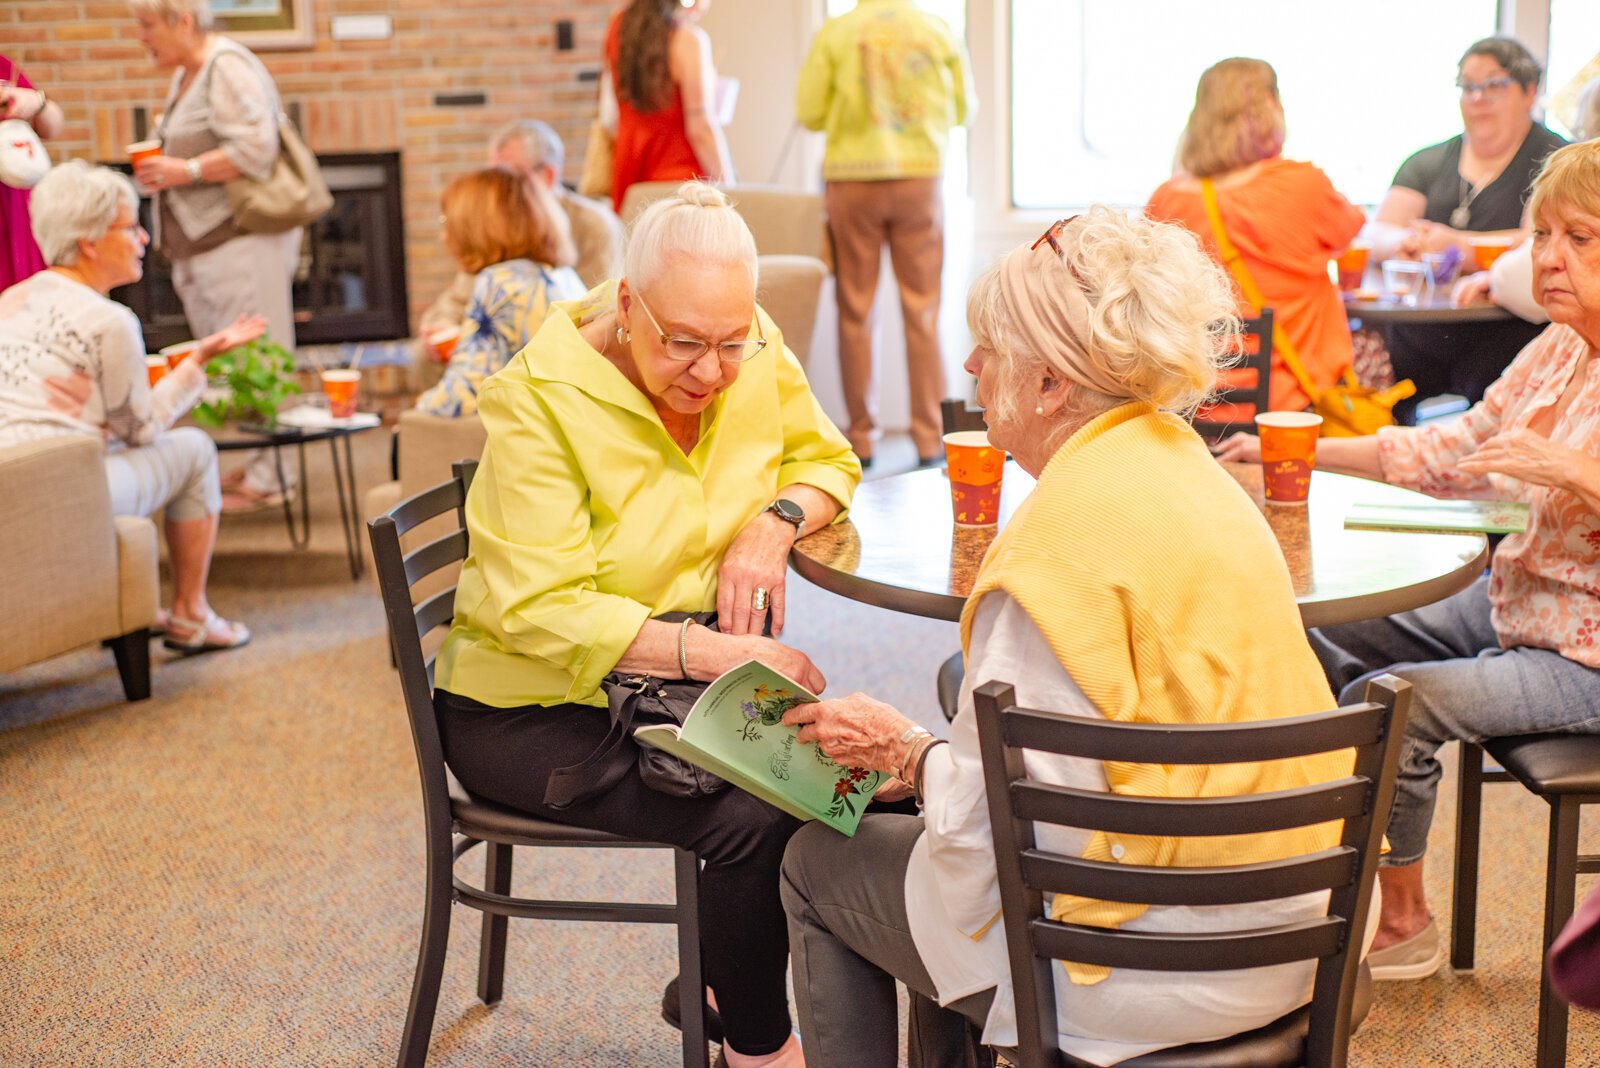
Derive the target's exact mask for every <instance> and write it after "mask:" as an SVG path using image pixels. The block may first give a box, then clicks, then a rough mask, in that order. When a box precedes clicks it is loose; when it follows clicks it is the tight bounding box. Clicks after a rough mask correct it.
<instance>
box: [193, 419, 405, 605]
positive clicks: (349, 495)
mask: <svg viewBox="0 0 1600 1068" xmlns="http://www.w3.org/2000/svg"><path fill="white" fill-rule="evenodd" d="M378 425H379V424H377V423H360V424H357V425H354V426H328V427H295V426H285V425H282V424H277V425H274V426H265V425H262V424H257V423H229V424H227V425H225V426H222V427H218V428H215V429H207V431H206V433H208V434H210V435H211V439H212V440H213V441H215V442H216V443H217V451H218V452H241V451H244V450H247V449H261V448H270V449H271V450H272V461H273V464H274V466H275V467H276V469H277V474H278V485H279V486H280V487H282V486H284V485H285V484H286V483H285V480H284V477H283V476H284V466H283V465H284V458H283V448H284V446H286V445H293V446H294V447H295V452H296V453H297V455H298V458H299V463H300V516H299V518H298V520H297V519H296V517H295V510H294V502H293V501H291V500H290V499H289V495H288V494H287V493H285V494H284V495H283V521H284V525H285V526H286V527H287V528H288V530H289V544H290V545H292V546H293V547H294V548H295V549H299V550H304V549H306V548H308V547H309V546H310V544H311V494H310V492H309V491H308V489H307V487H308V483H307V481H306V446H307V445H309V444H311V443H312V442H317V441H326V442H327V443H328V451H329V454H330V456H331V457H332V459H333V478H334V483H335V487H336V489H337V493H338V498H339V527H340V529H341V530H342V531H343V532H344V548H345V557H346V559H347V560H348V561H349V564H350V577H351V578H352V579H358V578H360V577H361V575H362V572H363V571H365V570H366V561H365V560H364V559H363V557H362V553H361V512H360V497H359V496H358V494H357V490H356V469H355V460H354V457H353V454H352V452H351V448H350V439H351V438H352V437H354V436H355V435H357V434H359V433H361V432H362V431H364V430H373V429H375V428H376V427H377V426H378ZM341 442H342V443H343V445H344V450H343V451H344V456H343V458H342V461H343V462H342V466H341V457H340V455H339V453H340V448H339V446H340V443H341Z"/></svg>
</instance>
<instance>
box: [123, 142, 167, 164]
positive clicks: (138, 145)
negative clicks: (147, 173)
mask: <svg viewBox="0 0 1600 1068" xmlns="http://www.w3.org/2000/svg"><path fill="white" fill-rule="evenodd" d="M159 155H161V142H160V141H135V142H134V143H133V144H131V145H129V146H128V162H129V163H131V164H133V169H134V170H135V171H137V170H138V169H139V164H140V162H142V161H143V160H147V159H149V158H150V157H151V156H159Z"/></svg>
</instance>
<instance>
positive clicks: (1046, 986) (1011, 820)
mask: <svg viewBox="0 0 1600 1068" xmlns="http://www.w3.org/2000/svg"><path fill="white" fill-rule="evenodd" d="M1410 691H1411V687H1410V685H1409V684H1407V683H1405V682H1402V681H1401V680H1399V679H1396V678H1394V677H1393V676H1384V677H1382V678H1379V679H1376V680H1374V681H1373V682H1372V683H1371V684H1370V685H1369V686H1368V687H1367V701H1366V702H1364V703H1362V704H1359V705H1351V706H1349V707H1346V708H1337V709H1333V710H1330V711H1327V712H1316V713H1312V714H1310V715H1304V716H1294V717H1289V718H1285V719H1276V720H1259V721H1255V722H1250V723H1228V724H1217V725H1209V724H1206V725H1188V724H1185V725H1166V724H1142V723H1115V722H1112V721H1109V720H1103V719H1090V718H1087V717H1079V716H1068V715H1063V714H1060V713H1055V712H1040V711H1033V710H1030V709H1023V708H1017V707H1014V705H1015V696H1014V693H1013V691H1012V688H1011V687H1010V686H1009V685H1006V684H1004V683H1000V682H986V683H984V684H983V685H982V686H979V687H978V688H977V690H976V691H975V696H976V703H977V713H978V735H979V739H980V745H981V750H982V754H983V773H984V779H985V781H986V782H987V788H988V795H989V819H990V823H991V825H992V826H993V828H994V850H995V861H996V865H997V867H998V871H999V878H1000V901H1001V911H1002V914H1003V917H1004V921H1005V925H1006V928H1005V930H1006V943H1007V949H1008V952H1009V954H1010V958H1011V976H1012V981H1013V983H1014V985H1015V988H1016V1004H1017V1034H1018V1043H1019V1046H1018V1049H1017V1051H1016V1053H1015V1056H1011V1055H1010V1054H1008V1058H1009V1059H1012V1060H1015V1061H1016V1062H1017V1063H1018V1064H1020V1066H1021V1068H1046V1066H1050V1068H1080V1066H1081V1065H1083V1064H1084V1062H1082V1061H1079V1060H1077V1059H1076V1058H1074V1057H1071V1056H1069V1055H1067V1054H1066V1053H1064V1052H1062V1050H1061V1049H1060V1048H1059V1046H1058V1041H1059V1038H1058V1034H1057V1031H1056V993H1055V982H1056V976H1055V972H1056V964H1055V962H1056V961H1059V960H1071V961H1076V962H1079V963H1083V964H1091V965H1103V966H1105V967H1109V968H1134V969H1139V970H1159V971H1193V972H1209V971H1223V970H1231V969H1235V968H1253V967H1260V966H1264V965H1271V964H1282V963H1287V962H1291V961H1300V960H1316V961H1317V969H1316V980H1315V985H1314V987H1313V993H1312V999H1311V1002H1310V1004H1309V1005H1307V1006H1304V1007H1302V1008H1300V1009H1298V1010H1296V1011H1294V1012H1292V1013H1289V1014H1288V1015H1286V1016H1283V1017H1280V1018H1279V1019H1278V1020H1276V1021H1274V1022H1273V1023H1271V1024H1268V1025H1267V1026H1265V1027H1262V1028H1258V1029H1256V1030H1254V1031H1249V1032H1246V1033H1244V1034H1241V1035H1235V1036H1233V1037H1231V1038H1227V1039H1222V1040H1219V1041H1216V1042H1206V1043H1197V1044H1194V1045H1189V1046H1178V1047H1175V1048H1172V1049H1166V1050H1160V1051H1157V1052H1155V1053H1150V1054H1146V1055H1145V1056H1142V1057H1135V1058H1133V1059H1131V1060H1126V1061H1123V1062H1122V1068H1211V1066H1221V1065H1251V1066H1252V1068H1274V1066H1280V1065H1281V1066H1289V1065H1301V1064H1304V1065H1307V1066H1308V1068H1324V1066H1333V1068H1342V1066H1343V1065H1344V1064H1345V1060H1346V1053H1347V1048H1346V1047H1347V1045H1348V1042H1349V1036H1350V1033H1351V1031H1352V1030H1353V1028H1354V1026H1355V1025H1356V1024H1358V1023H1359V1022H1360V1020H1361V1018H1362V1017H1363V1016H1364V1015H1365V1012H1366V1008H1365V1007H1364V1006H1363V1005H1361V1004H1360V1003H1359V999H1358V997H1357V991H1358V987H1365V988H1366V990H1367V991H1368V993H1367V1000H1369V1001H1370V979H1367V980H1366V981H1365V982H1362V978H1363V977H1364V976H1365V974H1366V969H1365V967H1364V966H1363V965H1362V962H1361V960H1360V950H1361V944H1362V935H1363V933H1364V932H1365V930H1366V925H1367V914H1368V910H1369V908H1370V906H1371V903H1372V887H1373V881H1374V876H1375V873H1376V869H1377V862H1378V849H1379V844H1380V842H1381V840H1382V837H1383V829H1384V824H1385V822H1386V821H1387V818H1388V813H1389V805H1390V802H1391V801H1392V800H1393V797H1394V783H1395V769H1396V767H1397V765H1398V762H1399V758H1400V745H1399V743H1400V739H1401V738H1402V737H1403V735H1404V728H1405V718H1406V712H1407V710H1408V709H1409V707H1410V703H1411V692H1410ZM1349 747H1354V749H1355V764H1354V767H1353V768H1352V770H1351V773H1350V775H1348V776H1347V777H1344V778H1340V779H1336V780H1334V781H1332V782H1328V783H1319V784H1315V785H1311V786H1305V787H1301V788H1299V789H1295V790H1285V791H1280V792H1277V793H1271V794H1259V795H1248V796H1228V797H1205V798H1147V797H1131V796H1122V795H1119V794H1113V793H1103V792H1095V791H1086V790H1075V789H1069V788H1066V787H1060V786H1054V785H1050V784H1045V783H1040V782H1036V781H1033V780H1030V779H1028V777H1027V772H1026V771H1025V769H1024V767H1023V762H1022V754H1023V750H1025V749H1032V750H1040V751H1044V752H1050V753H1061V754H1068V755H1073V756H1079V757H1085V758H1088V759H1091V760H1101V761H1107V760H1114V761H1128V762H1132V763H1141V764H1184V765H1193V764H1212V763H1229V762H1237V761H1263V760H1278V759H1287V758H1292V757H1298V756H1307V755H1310V754H1314V753H1326V752H1333V751H1338V750H1341V749H1345V748H1349ZM1329 820H1343V821H1344V831H1343V835H1342V837H1341V841H1340V843H1339V844H1338V845H1336V846H1334V847H1332V848H1329V849H1325V850H1322V851H1320V852H1318V853H1314V854H1310V855H1307V856H1303V857H1292V858H1288V859H1285V860H1278V861H1271V862H1265V863H1258V864H1246V865H1238V866H1233V867H1225V868H1216V867H1211V868H1169V867H1135V866H1132V865H1122V864H1118V863H1114V862H1111V863H1102V862H1099V861H1090V860H1085V859H1083V858H1081V857H1075V856H1067V855H1064V854H1059V853H1052V852H1049V851H1047V850H1044V849H1040V848H1039V847H1038V846H1037V844H1036V841H1035V837H1034V825H1035V824H1036V823H1045V824H1056V825H1064V826H1072V827H1082V828H1089V829H1094V830H1104V831H1112V832H1116V833H1121V834H1137V835H1162V836H1177V837H1195V836H1201V835H1207V836H1209V835H1224V834H1247V833H1255V832H1260V831H1269V830H1278V829H1283V828H1289V827H1305V826H1312V825H1315V824H1318V823H1324V822H1326V821H1329ZM1317 890H1329V891H1331V892H1330V894H1329V900H1328V911H1327V915H1326V916H1323V917H1319V918H1316V919H1312V920H1308V921H1304V922H1300V923H1294V924H1286V925H1281V926H1274V927H1266V928H1247V929H1243V930H1229V931H1218V932H1215V933H1204V934H1195V933H1189V934H1160V933H1155V932H1147V931H1126V930H1112V929H1108V928H1102V927H1086V926H1080V925H1076V924H1067V923H1058V922H1056V921H1054V920H1051V919H1047V918H1046V916H1045V912H1044V899H1043V895H1044V893H1068V894H1077V895H1082V896H1085V897H1089V898H1094V899H1098V900H1109V901H1127V902H1135V903H1143V904H1151V905H1157V904H1160V905H1222V904H1242V903H1246V902H1252V901H1267V900H1273V899H1277V898H1284V897H1290V896H1293V895H1296V894H1305V893H1310V892H1313V891H1317Z"/></svg>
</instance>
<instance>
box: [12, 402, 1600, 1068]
mask: <svg viewBox="0 0 1600 1068" xmlns="http://www.w3.org/2000/svg"><path fill="white" fill-rule="evenodd" d="M356 443H357V455H358V467H359V469H360V473H361V479H362V484H363V485H364V486H370V485H372V484H373V483H374V482H375V481H377V480H379V479H380V478H381V477H382V474H383V470H384V465H385V463H386V457H387V452H386V450H387V442H386V438H385V436H384V435H382V434H378V433H373V434H367V435H363V436H361V437H360V438H358V439H357V442H356ZM311 459H312V483H313V492H314V498H313V500H314V508H315V509H316V513H317V520H318V521H317V527H316V530H315V534H314V538H313V544H312V548H311V550H310V551H309V552H306V553H295V552H292V551H290V550H289V549H288V546H287V541H286V537H285V533H284V531H283V528H282V520H281V517H280V516H278V515H275V514H273V513H263V514H258V515H254V516H247V517H240V518H229V519H228V520H227V521H225V523H224V527H223V532H222V538H221V543H220V546H219V550H218V554H217V562H216V567H215V574H214V580H213V599H214V601H215V603H216V606H217V608H218V609H219V611H221V612H223V614H225V615H228V616H229V617H230V618H232V617H235V616H236V617H238V618H241V619H243V620H245V621H247V622H248V623H249V624H250V625H251V627H252V629H253V630H254V632H255V640H254V642H253V643H252V644H251V645H250V646H249V647H248V648H245V649H242V650H239V651H236V652H230V653H224V654H216V655H212V656H208V657H202V658H196V659H191V660H177V659H168V658H167V654H166V653H165V652H164V651H162V650H161V649H160V647H159V646H156V647H155V657H156V660H157V663H156V667H155V697H154V699H152V700H150V701H148V702H143V703H140V704H134V705H129V704H126V703H124V702H123V701H122V699H121V690H120V688H119V686H118V683H117V677H116V672H115V670H114V668H113V666H112V664H111V658H110V655H109V654H108V653H105V652H103V651H101V650H99V649H92V650H83V651H81V652H78V653H75V654H72V655H69V656H65V657H61V658H58V659H56V660H53V661H50V662H48V663H45V664H41V665H36V666H34V667H32V668H29V669H26V670H23V671H20V672H15V673H12V674H10V675H7V676H4V677H0V870H3V871H4V873H5V874H4V876H3V877H0V1065H4V1066H8V1068H9V1066H15V1068H24V1066H28V1068H31V1066H40V1068H44V1066H49V1068H58V1066H79V1065H85V1066H88V1065H107V1066H110V1065H116V1066H124V1065H140V1066H142V1065H170V1066H190V1065H194V1066H205V1068H212V1066H216V1068H221V1066H232V1065H239V1066H246V1065H248V1066H303V1065H347V1066H358V1065H360V1066H365V1065H382V1064H385V1063H392V1061H393V1056H394V1049H395V1045H396V1042H397V1040H398V1037H399V1031H400V1025H401V1021H402V1020H403V1018H404V1013H405V1006H406V999H407V996H408V993H409V988H410V981H411V972H412V967H413V965H414V963H415V952H416V939H417V935H418V931H419V922H420V916H421V894H422V863H421V851H420V847H419V835H418V831H419V820H420V804H419V801H418V794H417V786H416V779H415V769H414V765H413V761H412V755H411V743H410V738H409V735H408V733H407V729H406V725H405V722H404V714H403V711H402V710H401V708H400V705H399V701H398V687H397V684H396V682H395V680H394V677H393V675H392V674H391V672H390V670H389V667H388V659H387V655H386V652H385V648H384V638H383V631H382V627H383V624H382V614H381V611H380V609H379V605H378V600H377V596H376V593H375V591H374V589H373V587H372V585H371V582H370V580H363V581H361V582H351V581H350V579H349V576H348V573H347V572H345V570H344V558H343V545H342V542H341V541H340V539H339V531H338V526H337V509H336V507H335V505H334V501H333V498H332V490H331V482H332V479H331V476H330V473H329V471H328V470H327V466H326V465H327V457H326V452H325V451H321V452H316V451H314V452H313V454H312V456H311ZM885 466H886V467H889V466H890V465H889V464H887V463H885ZM791 582H792V592H791V595H790V596H791V605H792V607H791V610H790V626H789V637H790V640H792V641H793V642H794V643H795V644H796V645H797V646H799V647H801V648H804V649H806V650H807V651H808V652H810V653H811V654H812V656H813V658H814V659H815V660H816V662H817V663H818V664H819V666H821V668H822V670H823V671H824V673H825V674H827V676H828V678H829V689H830V691H831V692H835V693H842V692H849V691H851V690H854V689H865V690H868V691H870V692H872V693H874V694H876V695H878V696H880V697H883V698H885V699H887V700H890V701H892V702H894V703H896V704H898V705H900V706H901V707H903V708H906V709H907V710H908V711H915V713H916V714H918V715H919V716H920V717H921V718H923V719H924V720H926V721H927V722H928V723H929V724H930V725H937V723H938V720H939V716H938V713H937V711H936V710H935V709H934V704H933V677H934V670H935V668H936V666H937V664H938V663H939V661H940V660H942V659H943V658H944V657H945V656H946V655H947V654H948V653H949V652H950V651H952V650H954V648H955V647H956V643H957V638H956V633H955V627H954V625H952V624H945V623H936V622H931V621H926V620H919V619H910V618H906V617H901V616H895V615H892V614H890V613H885V612H882V611H879V610H876V609H870V608H866V607H863V606H859V605H854V604H851V603H848V602H844V601H841V600H840V599H838V598H835V597H832V596H831V595H828V594H826V593H823V592H822V591H819V590H816V589H815V588H812V587H809V586H807V585H806V584H805V583H804V582H803V581H802V580H800V579H799V578H792V579H791ZM1445 795H1446V796H1447V797H1448V796H1449V785H1448V783H1447V784H1446V790H1445ZM1488 798H1489V799H1488V802H1487V804H1486V824H1485V831H1484V843H1485V845H1484V858H1485V881H1484V891H1483V900H1482V904H1481V916H1480V921H1479V932H1480V933H1479V953H1478V957H1479V962H1478V970H1477V972H1476V973H1475V974H1472V975H1463V976H1453V975H1450V974H1449V973H1448V970H1446V972H1445V973H1444V974H1441V975H1440V976H1438V977H1435V978H1433V979H1430V980H1426V981H1423V982H1418V983H1404V984H1384V985H1383V986H1381V987H1380V991H1379V994H1380V997H1379V1001H1378V1004H1377V1007H1376V1009H1375V1011H1374V1013H1373V1015H1372V1017H1371V1018H1370V1019H1369V1020H1368V1023H1367V1025H1366V1026H1365V1027H1364V1028H1363V1029H1362V1031H1361V1033H1360V1034H1359V1035H1358V1036H1357V1037H1356V1039H1355V1041H1354V1043H1353V1048H1352V1057H1351V1063H1352V1064H1354V1065H1357V1066H1369V1068H1378V1066H1385V1068H1387V1066H1401V1065H1461V1066H1467V1065H1472V1066H1477V1065H1523V1064H1531V1063H1532V1058H1533V1022H1534V1009H1535V1002H1536V999H1537V991H1538V986H1537V982H1538V970H1537V969H1538V961H1537V955H1538V949H1539V938H1540V934H1539V932H1540V913H1541V908H1542V888H1543V882H1544V876H1543V871H1544V867H1543V866H1544V840H1545V833H1544V821H1545V809H1544V807H1543V805H1542V804H1541V803H1539V802H1537V801H1536V800H1534V799H1532V798H1531V797H1529V796H1528V795H1527V794H1526V793H1525V792H1523V791H1522V790H1521V789H1520V788H1516V787H1491V788H1490V790H1489V794H1488ZM1452 828H1453V817H1452V814H1451V812H1450V810H1449V805H1448V803H1447V804H1446V805H1443V806H1441V810H1440V813H1439V818H1438V820H1437V821H1436V824H1435V831H1434V843H1433V844H1434V854H1433V856H1434V857H1435V858H1436V861H1437V862H1436V863H1435V864H1434V865H1433V868H1432V871H1431V873H1430V889H1431V893H1432V894H1433V896H1434V902H1435V906H1436V908H1438V909H1439V910H1440V911H1441V912H1443V911H1445V910H1447V909H1448V901H1449V896H1448V890H1449V886H1448V883H1449V870H1448V868H1449V866H1448V862H1447V859H1448V857H1449V849H1450V841H1451V835H1452ZM1589 830H1590V832H1591V833H1590V834H1589V835H1588V836H1587V838H1588V844H1589V845H1590V846H1591V847H1593V846H1596V845H1600V841H1597V840H1596V836H1595V835H1594V833H1593V832H1594V828H1593V827H1591V828H1589ZM534 859H538V860H540V861H541V862H542V863H540V864H537V865H536V864H534V863H532V861H533V860H534ZM521 862H522V864H523V867H522V868H521V869H519V871H518V874H517V886H518V889H519V890H524V891H526V890H531V889H533V888H537V889H538V892H540V893H544V894H549V895H555V894H560V893H564V892H567V891H584V892H606V893H613V892H617V891H618V888H619V887H620V888H622V890H621V892H622V893H623V894H624V895H625V896H633V897H636V898H639V899H643V898H645V897H649V896H652V895H665V894H667V893H669V892H670V885H671V884H670V872H669V868H668V864H667V861H666V859H665V858H664V857H663V858H661V859H659V860H658V861H655V862H653V863H651V864H650V865H648V866H646V867H645V868H643V869H639V868H635V867H632V866H631V864H632V861H631V860H630V859H629V858H626V857H622V856H619V855H617V854H611V853H607V852H605V851H594V852H586V851H578V852H572V851H562V852H560V853H556V854H554V855H544V854H542V855H540V856H539V857H538V858H532V857H528V858H526V859H523V860H522V861H521ZM471 864H472V862H471V861H468V862H465V866H467V867H469V868H470V867H471ZM1592 885H1593V880H1588V879H1586V880H1584V881H1583V882H1582V883H1580V891H1582V890H1587V889H1588V888H1589V887H1590V886H1592ZM476 918H477V915H476V914H475V913H472V912H470V911H469V910H458V911H457V916H456V922H455V923H454V924H453V926H452V932H451V939H452V941H451V953H450V961H449V965H448V967H447V970H446V974H445V979H444V985H443V993H442V995H441V998H440V1004H439V1015H438V1020H437V1023H436V1025H435V1031H434V1040H433V1051H432V1056H431V1058H430V1062H429V1063H430V1064H432V1065H436V1066H439V1068H449V1066H451V1065H461V1066H467V1065H472V1066H479V1065H485V1066H486V1065H519V1066H533V1065H565V1064H574V1065H591V1064H608V1065H609V1064H619V1065H641V1066H650V1065H661V1066H666V1065H671V1064H674V1063H676V1061H677V1052H678V1047H677V1039H676V1033H675V1032H672V1031H670V1030H669V1029H668V1028H667V1027H666V1025H665V1024H663V1023H661V1022H660V1020H659V1019H658V1018H657V1015H656V1007H657V1005H658V1003H659V998H660V991H661V986H662V984H663V983H664V981H665V980H666V978H667V977H668V976H669V975H670V974H671V972H672V970H673V959H674V942H673V935H672V932H671V931H670V929H665V928H657V927H645V926H639V925H626V926H623V925H617V926H606V925H594V924H571V925H563V924H553V923H537V922H528V921H524V922H514V923H512V924H511V932H512V933H511V939H510V949H509V955H508V956H509V965H508V971H507V983H506V998H505V1001H504V1002H503V1003H502V1004H500V1005H499V1006H497V1007H495V1008H493V1009H486V1008H485V1007H484V1006H482V1005H480V1004H478V1003H477V1001H476V1000H475V995H474V990H475V975H476V971H475V967H476V947H477V923H476ZM1568 1063H1569V1064H1571V1065H1573V1066H1574V1068H1582V1066H1600V1018H1597V1017H1595V1016H1592V1015H1582V1014H1578V1015H1575V1016H1574V1019H1573V1033H1572V1039H1571V1043H1570V1055H1569V1060H1568Z"/></svg>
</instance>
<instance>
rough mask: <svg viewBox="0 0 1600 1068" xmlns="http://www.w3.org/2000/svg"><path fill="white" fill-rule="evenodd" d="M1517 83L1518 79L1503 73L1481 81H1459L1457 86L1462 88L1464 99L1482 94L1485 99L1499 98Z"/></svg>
mask: <svg viewBox="0 0 1600 1068" xmlns="http://www.w3.org/2000/svg"><path fill="white" fill-rule="evenodd" d="M1516 84H1517V82H1516V79H1514V78H1507V77H1506V76H1504V75H1501V76H1500V77H1498V78H1490V79H1488V80H1487V81H1481V82H1469V81H1457V82H1456V88H1457V89H1459V90H1461V98H1462V99H1463V100H1465V99H1468V98H1470V97H1474V96H1481V97H1483V98H1484V99H1485V100H1499V99H1500V98H1501V97H1503V96H1505V95H1506V94H1507V93H1508V92H1510V91H1511V87H1512V86H1513V85H1516Z"/></svg>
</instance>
